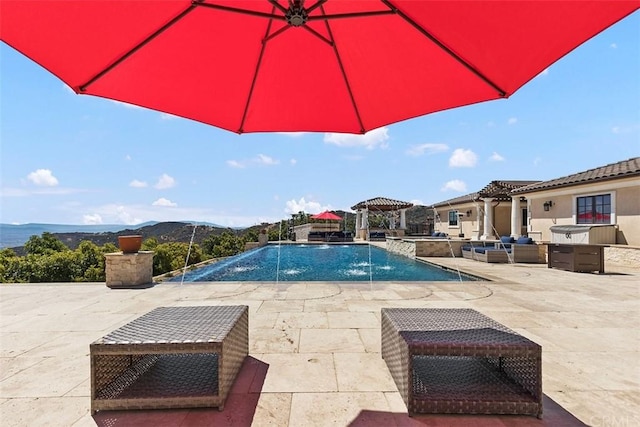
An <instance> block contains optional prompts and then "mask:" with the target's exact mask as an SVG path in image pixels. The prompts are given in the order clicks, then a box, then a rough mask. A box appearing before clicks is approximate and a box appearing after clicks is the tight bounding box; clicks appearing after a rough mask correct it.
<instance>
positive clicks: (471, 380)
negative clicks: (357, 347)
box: [382, 308, 542, 417]
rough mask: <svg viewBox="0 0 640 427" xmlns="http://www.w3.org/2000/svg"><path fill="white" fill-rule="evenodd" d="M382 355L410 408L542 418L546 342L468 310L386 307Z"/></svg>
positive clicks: (421, 411)
mask: <svg viewBox="0 0 640 427" xmlns="http://www.w3.org/2000/svg"><path fill="white" fill-rule="evenodd" d="M382 357H383V358H384V360H385V362H386V363H387V366H388V368H389V371H390V372H391V376H392V377H393V379H394V381H395V383H396V385H397V387H398V390H399V391H400V394H401V395H402V398H403V400H404V401H405V403H406V405H407V410H408V412H409V415H412V414H415V413H444V414H522V415H535V416H538V417H542V368H541V362H542V349H541V347H540V346H539V345H538V344H536V343H534V342H532V341H530V340H528V339H526V338H524V337H522V336H521V335H519V334H517V333H516V332H514V331H512V330H510V329H508V328H506V327H505V326H504V325H501V324H500V323H497V322H495V321H493V320H491V319H489V318H488V317H486V316H483V315H482V314H480V313H478V312H476V311H475V310H470V309H414V308H408V309H404V308H397V309H393V308H390V309H382Z"/></svg>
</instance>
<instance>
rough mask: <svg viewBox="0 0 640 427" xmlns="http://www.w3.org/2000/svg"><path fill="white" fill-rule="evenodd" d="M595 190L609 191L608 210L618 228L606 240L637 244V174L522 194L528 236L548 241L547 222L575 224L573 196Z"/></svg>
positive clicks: (639, 224) (639, 189)
mask: <svg viewBox="0 0 640 427" xmlns="http://www.w3.org/2000/svg"><path fill="white" fill-rule="evenodd" d="M596 194H612V214H615V225H617V226H618V232H617V236H616V241H615V242H608V243H617V244H623V245H631V246H640V196H639V195H640V178H629V179H618V180H611V181H605V182H601V183H596V184H587V185H578V186H572V187H567V188H562V189H555V190H550V191H539V192H536V193H531V194H523V196H525V197H526V198H527V199H528V204H529V210H530V217H531V220H530V225H529V232H528V234H529V236H530V237H533V238H534V239H536V240H538V241H545V242H549V241H551V231H550V227H551V226H553V225H573V224H576V219H575V206H574V204H575V199H576V197H580V196H587V195H596ZM549 201H551V202H552V203H553V205H552V206H551V208H550V209H549V210H548V211H545V210H544V202H549Z"/></svg>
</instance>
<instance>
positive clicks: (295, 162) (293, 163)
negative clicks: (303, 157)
mask: <svg viewBox="0 0 640 427" xmlns="http://www.w3.org/2000/svg"><path fill="white" fill-rule="evenodd" d="M289 163H290V164H291V165H296V164H297V163H298V161H297V160H296V159H291V160H289Z"/></svg>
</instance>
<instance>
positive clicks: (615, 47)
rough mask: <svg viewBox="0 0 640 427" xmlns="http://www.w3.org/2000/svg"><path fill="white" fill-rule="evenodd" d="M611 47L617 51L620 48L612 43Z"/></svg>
mask: <svg viewBox="0 0 640 427" xmlns="http://www.w3.org/2000/svg"><path fill="white" fill-rule="evenodd" d="M609 46H610V47H611V49H617V48H618V45H617V44H615V43H611V44H610V45H609Z"/></svg>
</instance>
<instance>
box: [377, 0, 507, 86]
mask: <svg viewBox="0 0 640 427" xmlns="http://www.w3.org/2000/svg"><path fill="white" fill-rule="evenodd" d="M380 1H382V3H384V4H385V5H387V6H388V7H389V9H391V10H392V11H393V12H394V13H396V14H398V16H400V17H401V18H402V19H404V20H405V21H407V22H408V23H409V24H411V26H413V27H414V28H415V29H416V30H418V31H419V32H420V33H421V34H422V35H424V36H425V37H426V38H428V39H429V40H431V41H432V42H433V43H435V44H436V45H437V46H438V47H439V48H440V49H442V50H443V51H444V52H446V53H447V54H448V55H449V56H451V57H452V58H453V59H455V60H456V61H458V62H459V63H460V64H461V65H462V66H464V67H465V68H466V69H468V70H469V71H471V72H472V73H473V74H475V75H476V76H477V77H478V78H480V79H481V80H482V81H484V82H485V83H486V84H487V85H489V86H491V87H492V88H493V89H494V90H495V91H496V92H498V95H500V97H502V98H504V97H506V96H507V92H506V91H505V90H504V89H502V88H500V86H498V85H497V84H495V83H494V82H492V81H491V80H490V79H489V78H488V77H487V76H485V75H484V74H482V73H481V72H480V71H479V70H478V69H476V68H475V67H474V66H472V65H471V64H469V63H468V62H467V61H465V60H464V59H462V58H461V57H460V56H458V54H456V53H455V52H454V51H452V50H451V49H449V48H448V47H447V46H445V45H444V43H442V42H441V41H440V40H438V39H437V38H436V37H435V36H434V35H433V34H431V33H429V31H427V30H426V29H424V28H422V27H421V26H420V25H419V24H418V23H417V22H416V21H414V20H413V19H411V18H410V17H408V16H407V15H405V14H404V12H402V11H401V10H400V9H398V8H397V7H396V6H394V5H393V4H392V3H391V2H390V1H389V0H380Z"/></svg>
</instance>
